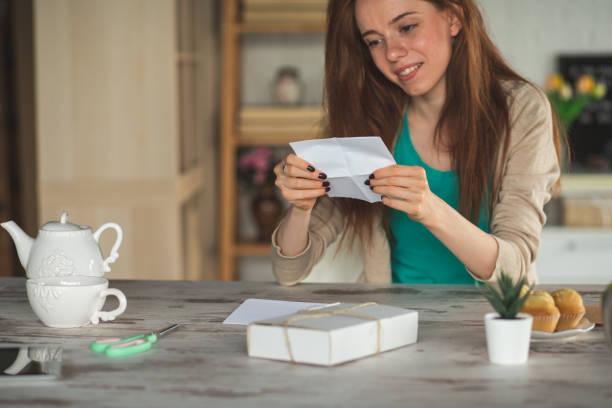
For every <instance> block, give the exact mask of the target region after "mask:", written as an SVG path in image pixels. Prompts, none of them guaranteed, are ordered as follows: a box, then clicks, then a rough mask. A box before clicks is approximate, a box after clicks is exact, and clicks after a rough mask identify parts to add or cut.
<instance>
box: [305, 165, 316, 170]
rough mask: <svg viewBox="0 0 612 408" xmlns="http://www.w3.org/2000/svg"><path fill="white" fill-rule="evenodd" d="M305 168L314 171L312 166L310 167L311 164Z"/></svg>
mask: <svg viewBox="0 0 612 408" xmlns="http://www.w3.org/2000/svg"><path fill="white" fill-rule="evenodd" d="M306 168H307V169H308V171H315V168H314V167H312V166H308V167H306Z"/></svg>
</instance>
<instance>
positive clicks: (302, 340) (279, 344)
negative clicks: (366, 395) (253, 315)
mask: <svg viewBox="0 0 612 408" xmlns="http://www.w3.org/2000/svg"><path fill="white" fill-rule="evenodd" d="M417 331H418V312H416V311H414V310H406V309H402V308H399V307H393V306H386V305H379V304H376V303H372V302H370V303H362V304H350V303H339V304H335V305H330V306H326V307H319V308H314V309H307V310H302V311H300V312H298V313H295V314H292V315H288V316H282V317H278V318H274V319H269V320H263V321H259V322H253V323H251V324H249V326H248V327H247V352H248V355H249V356H251V357H261V358H268V359H273V360H283V361H293V362H295V363H306V364H316V365H325V366H331V365H335V364H340V363H344V362H347V361H350V360H355V359H358V358H361V357H365V356H369V355H373V354H377V353H380V352H383V351H387V350H392V349H395V348H398V347H402V346H405V345H407V344H412V343H416V341H417Z"/></svg>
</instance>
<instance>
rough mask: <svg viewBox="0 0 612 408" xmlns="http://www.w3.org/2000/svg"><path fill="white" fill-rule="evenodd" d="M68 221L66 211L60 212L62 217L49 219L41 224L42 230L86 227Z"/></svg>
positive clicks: (82, 228)
mask: <svg viewBox="0 0 612 408" xmlns="http://www.w3.org/2000/svg"><path fill="white" fill-rule="evenodd" d="M67 221H68V213H67V212H66V211H64V212H62V217H61V218H60V221H59V222H57V221H51V222H48V223H46V224H45V225H43V226H42V228H41V229H42V230H44V231H83V230H84V229H87V227H82V226H80V225H76V224H72V223H70V222H67Z"/></svg>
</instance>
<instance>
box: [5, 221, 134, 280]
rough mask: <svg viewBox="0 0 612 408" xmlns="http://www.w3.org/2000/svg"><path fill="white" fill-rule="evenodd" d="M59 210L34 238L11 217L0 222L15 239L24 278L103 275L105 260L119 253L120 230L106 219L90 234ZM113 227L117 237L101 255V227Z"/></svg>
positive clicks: (88, 230)
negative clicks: (56, 215)
mask: <svg viewBox="0 0 612 408" xmlns="http://www.w3.org/2000/svg"><path fill="white" fill-rule="evenodd" d="M67 220H68V213H67V212H65V211H64V212H63V213H62V217H61V219H60V221H59V222H57V221H52V222H48V223H46V224H45V225H43V226H42V227H41V228H40V230H39V231H38V236H37V237H36V239H33V238H31V237H30V236H28V235H27V234H26V233H25V232H23V230H22V229H21V228H19V226H18V225H17V224H15V223H14V222H13V221H8V222H4V223H2V224H0V226H2V228H4V229H5V230H7V231H8V233H9V234H11V237H12V238H13V241H14V242H15V247H16V248H17V255H19V261H21V265H23V267H24V269H25V270H26V275H27V277H28V278H30V279H31V278H46V277H62V276H75V275H76V276H80V275H84V276H104V273H106V272H110V270H111V268H110V266H109V264H111V263H113V262H115V261H116V260H117V258H118V257H119V253H118V252H117V250H118V249H119V246H120V245H121V241H123V230H122V229H121V227H120V226H119V225H118V224H115V223H114V222H107V223H106V224H104V225H102V226H101V227H100V228H98V230H97V231H96V232H94V233H93V234H92V232H91V228H89V227H86V226H81V225H76V224H71V223H69V222H67ZM108 228H113V229H114V230H115V231H117V239H116V241H115V244H114V245H113V248H112V249H111V253H110V256H109V257H108V258H106V259H103V256H102V251H101V250H100V246H99V244H98V241H99V239H100V235H101V234H102V232H103V231H104V230H105V229H108Z"/></svg>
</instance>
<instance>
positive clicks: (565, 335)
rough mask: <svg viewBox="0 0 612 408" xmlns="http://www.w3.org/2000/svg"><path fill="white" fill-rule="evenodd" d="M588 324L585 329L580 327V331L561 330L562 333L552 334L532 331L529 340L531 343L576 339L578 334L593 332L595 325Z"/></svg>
mask: <svg viewBox="0 0 612 408" xmlns="http://www.w3.org/2000/svg"><path fill="white" fill-rule="evenodd" d="M583 320H585V319H583ZM580 323H583V321H581V322H580ZM588 323H590V325H588V326H586V327H582V328H580V329H572V330H563V331H560V332H554V333H546V332H541V331H535V330H532V331H531V340H532V341H553V340H562V339H569V338H572V337H576V336H578V335H579V334H582V333H586V332H588V331H591V330H593V328H594V327H595V323H591V322H588ZM579 325H580V324H579Z"/></svg>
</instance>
